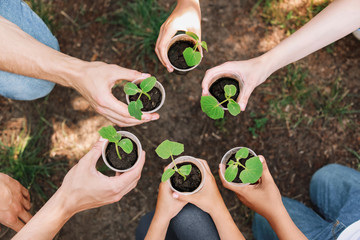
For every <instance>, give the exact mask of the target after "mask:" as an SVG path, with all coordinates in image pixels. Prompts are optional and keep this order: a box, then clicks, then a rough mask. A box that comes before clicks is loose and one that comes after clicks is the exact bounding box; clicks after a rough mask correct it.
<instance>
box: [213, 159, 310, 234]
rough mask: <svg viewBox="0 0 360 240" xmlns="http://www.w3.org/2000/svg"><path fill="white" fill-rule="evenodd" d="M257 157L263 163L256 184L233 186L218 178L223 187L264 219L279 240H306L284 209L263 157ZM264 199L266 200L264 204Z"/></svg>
mask: <svg viewBox="0 0 360 240" xmlns="http://www.w3.org/2000/svg"><path fill="white" fill-rule="evenodd" d="M259 157H260V160H261V161H262V163H263V174H262V177H261V179H260V182H259V183H258V184H255V185H248V186H234V185H231V184H229V183H228V182H227V181H226V180H225V179H224V178H223V177H221V176H220V179H221V181H222V183H223V185H224V187H226V188H228V189H230V190H231V191H233V192H235V193H236V195H237V197H238V198H239V200H240V201H241V202H243V203H244V204H245V205H246V206H248V207H249V208H251V209H253V210H254V211H255V212H257V213H258V214H260V215H261V216H263V217H264V218H266V219H267V220H268V222H269V223H270V225H271V227H272V229H273V230H274V231H275V233H276V235H277V236H278V238H279V239H294V240H305V239H307V238H306V237H305V235H304V234H303V233H302V232H301V231H300V230H299V228H298V227H297V226H296V225H295V224H294V222H293V221H292V219H291V218H290V216H289V214H288V212H287V210H286V209H285V207H284V204H283V202H282V200H281V194H280V192H279V189H278V188H277V186H276V184H275V182H274V179H273V178H272V176H271V174H270V172H269V169H268V167H267V164H266V162H265V159H264V157H263V156H259ZM222 167H224V166H222ZM264 199H266V203H265V204H264V202H263V200H264Z"/></svg>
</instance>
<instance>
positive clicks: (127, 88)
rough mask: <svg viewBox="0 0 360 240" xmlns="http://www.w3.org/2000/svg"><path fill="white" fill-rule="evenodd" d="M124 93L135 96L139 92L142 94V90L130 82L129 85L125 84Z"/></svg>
mask: <svg viewBox="0 0 360 240" xmlns="http://www.w3.org/2000/svg"><path fill="white" fill-rule="evenodd" d="M124 92H125V93H126V94H127V95H135V94H137V93H138V92H141V90H140V89H139V88H138V87H137V86H136V84H134V83H132V82H128V83H127V84H125V86H124Z"/></svg>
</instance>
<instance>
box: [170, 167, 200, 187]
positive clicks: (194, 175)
mask: <svg viewBox="0 0 360 240" xmlns="http://www.w3.org/2000/svg"><path fill="white" fill-rule="evenodd" d="M187 164H191V166H192V168H191V172H190V174H189V175H188V176H186V180H185V181H184V177H183V176H181V175H180V174H179V173H177V172H175V174H174V175H173V176H172V177H171V178H170V182H171V185H172V186H173V188H175V189H176V190H178V191H179V192H192V191H194V190H195V189H197V188H198V187H199V185H200V183H201V172H200V169H199V168H198V167H197V166H196V165H195V164H193V163H189V162H184V163H179V164H176V166H177V167H178V168H180V167H181V166H183V165H187Z"/></svg>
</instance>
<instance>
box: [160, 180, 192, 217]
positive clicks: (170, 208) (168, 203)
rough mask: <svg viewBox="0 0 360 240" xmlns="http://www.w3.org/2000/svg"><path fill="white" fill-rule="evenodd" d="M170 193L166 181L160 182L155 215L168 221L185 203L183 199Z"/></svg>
mask: <svg viewBox="0 0 360 240" xmlns="http://www.w3.org/2000/svg"><path fill="white" fill-rule="evenodd" d="M172 193H173V192H172V190H171V188H170V186H169V184H168V183H167V182H162V183H160V186H159V193H158V199H157V203H156V210H155V215H156V216H158V217H160V218H161V219H166V220H168V221H170V220H171V219H172V218H173V217H175V216H176V215H177V214H178V213H179V212H180V211H181V209H183V207H184V206H185V205H186V204H187V202H185V201H180V200H178V199H175V198H173V196H172Z"/></svg>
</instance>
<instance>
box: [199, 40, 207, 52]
mask: <svg viewBox="0 0 360 240" xmlns="http://www.w3.org/2000/svg"><path fill="white" fill-rule="evenodd" d="M201 46H202V47H203V48H204V49H205V50H206V51H207V52H208V47H207V43H206V42H205V41H202V42H201Z"/></svg>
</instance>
